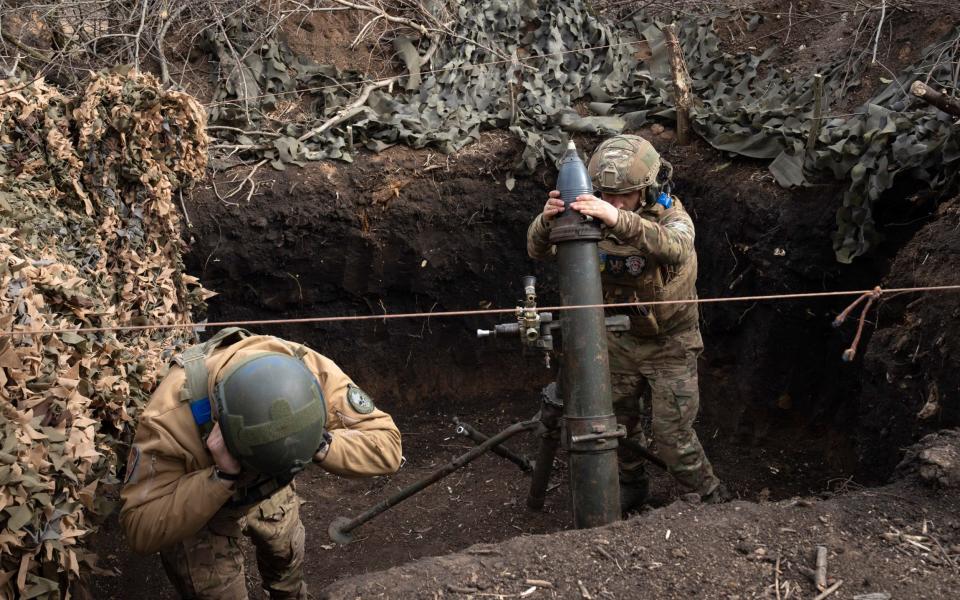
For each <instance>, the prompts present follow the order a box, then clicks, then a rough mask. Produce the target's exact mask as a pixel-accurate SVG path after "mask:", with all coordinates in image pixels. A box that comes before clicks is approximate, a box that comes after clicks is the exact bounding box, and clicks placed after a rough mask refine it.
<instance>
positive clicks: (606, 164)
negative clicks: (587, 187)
mask: <svg viewBox="0 0 960 600" xmlns="http://www.w3.org/2000/svg"><path fill="white" fill-rule="evenodd" d="M659 172H660V155H659V154H658V153H657V151H656V149H654V147H653V144H651V143H650V142H648V141H647V140H645V139H643V138H642V137H640V136H638V135H616V136H614V137H612V138H610V139H608V140H606V141H604V142H603V143H602V144H600V145H599V146H598V147H597V149H596V150H595V151H594V153H593V156H591V157H590V164H589V165H588V166H587V173H589V174H590V179H592V180H593V186H594V187H595V188H597V189H599V190H600V191H603V192H610V193H613V194H625V193H627V192H632V191H634V190H639V189H642V188H645V187H647V186H649V185H650V184H651V183H653V182H655V181H656V180H657V173H659Z"/></svg>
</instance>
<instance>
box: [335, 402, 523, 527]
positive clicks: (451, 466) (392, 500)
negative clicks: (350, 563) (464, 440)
mask: <svg viewBox="0 0 960 600" xmlns="http://www.w3.org/2000/svg"><path fill="white" fill-rule="evenodd" d="M539 426H540V421H538V420H536V419H531V420H529V421H521V422H519V423H514V424H513V425H511V426H510V427H507V428H506V429H504V430H503V431H501V432H500V433H498V434H497V435H495V436H493V437H492V438H490V439H488V440H487V441H485V442H484V443H482V444H480V445H479V446H477V447H476V448H473V449H472V450H470V451H469V452H466V453H465V454H461V455H460V456H458V457H456V458H455V459H453V460H452V461H450V462H448V463H447V464H445V465H443V466H442V467H440V468H439V469H437V470H436V471H434V472H433V473H431V474H430V475H427V476H426V477H424V478H423V479H421V480H419V481H417V482H414V483H412V484H410V485H408V486H407V487H405V488H403V489H402V490H400V491H398V492H397V493H395V494H393V495H392V496H390V497H388V498H386V499H385V500H382V501H380V502H378V503H377V504H375V505H374V506H372V507H371V508H368V509H367V510H365V511H364V512H362V513H360V514H359V515H357V516H356V517H354V518H352V519H348V518H346V517H337V518H336V519H334V520H333V521H332V522H331V523H330V527H329V528H328V529H327V533H328V534H329V535H330V539H332V540H333V541H335V542H337V543H338V544H348V543H350V541H351V540H352V539H353V535H352V531H353V530H354V529H356V528H357V527H360V526H361V525H363V524H364V523H366V522H367V521H369V520H370V519H372V518H374V517H376V516H377V515H379V514H380V513H382V512H383V511H385V510H387V509H388V508H390V507H391V506H394V505H397V504H399V503H401V502H403V501H404V500H406V499H407V498H409V497H410V496H413V495H414V494H416V493H417V492H419V491H421V490H424V489H426V488H427V487H429V486H431V485H432V484H434V483H436V482H438V481H440V480H441V479H443V478H444V477H446V476H447V475H449V474H450V473H453V472H454V471H456V470H457V469H459V468H461V467H463V466H464V465H467V464H468V463H470V462H472V461H473V460H475V459H476V458H477V457H479V456H481V455H482V454H483V453H484V452H486V451H487V450H489V449H490V448H493V447H494V446H496V445H497V444H502V443H503V442H505V441H507V440H508V439H510V438H512V437H513V436H515V435H517V434H518V433H522V432H524V431H530V430H531V429H535V428H537V427H539Z"/></svg>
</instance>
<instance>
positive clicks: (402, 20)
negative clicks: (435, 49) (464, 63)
mask: <svg viewBox="0 0 960 600" xmlns="http://www.w3.org/2000/svg"><path fill="white" fill-rule="evenodd" d="M333 1H334V2H336V3H337V4H339V5H341V6H348V7H350V8H355V9H357V10H365V11H367V12H372V13H374V14H376V15H378V16H380V17H381V18H383V19H386V20H388V21H390V22H391V23H397V24H399V25H406V26H407V27H410V28H411V29H416V30H417V31H419V32H420V34H421V35H423V36H425V37H429V36H430V32H429V30H428V29H427V28H426V27H424V26H423V25H421V24H420V23H417V22H416V21H413V20H411V19H407V18H405V17H397V16H395V15H391V14H390V13H388V12H387V11H385V10H383V9H382V8H377V7H375V6H370V5H369V4H357V3H355V2H347V0H333Z"/></svg>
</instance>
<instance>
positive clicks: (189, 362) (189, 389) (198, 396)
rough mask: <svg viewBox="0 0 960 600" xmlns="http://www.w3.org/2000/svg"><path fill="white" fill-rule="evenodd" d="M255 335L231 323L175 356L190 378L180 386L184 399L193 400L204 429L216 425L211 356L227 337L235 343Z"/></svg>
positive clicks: (192, 402) (190, 401) (194, 415)
mask: <svg viewBox="0 0 960 600" xmlns="http://www.w3.org/2000/svg"><path fill="white" fill-rule="evenodd" d="M251 335H253V334H252V333H250V332H249V331H247V330H246V329H241V328H240V327H227V328H225V329H221V330H220V331H218V332H217V333H216V334H214V336H213V337H211V338H210V339H209V340H207V341H206V342H203V343H200V344H197V345H195V346H190V347H189V348H187V349H186V350H184V351H183V352H181V353H180V354H178V355H177V356H175V357H174V358H173V360H174V362H176V363H177V364H178V365H180V366H181V367H183V371H184V374H185V375H186V378H187V380H186V382H185V383H184V384H183V388H181V389H180V401H181V402H189V403H190V410H191V412H192V413H193V420H194V421H195V422H196V423H197V425H198V426H200V427H201V429H206V428H209V427H212V426H211V425H210V423H211V411H210V400H209V398H207V382H208V379H209V376H210V374H209V372H208V371H207V362H206V358H207V356H208V355H209V354H210V353H211V352H213V351H214V350H216V349H217V348H219V347H220V346H221V345H223V344H224V343H225V342H227V341H230V343H233V342H234V341H239V340H242V339H244V338H247V337H250V336H251ZM234 338H236V339H234ZM204 433H206V431H204Z"/></svg>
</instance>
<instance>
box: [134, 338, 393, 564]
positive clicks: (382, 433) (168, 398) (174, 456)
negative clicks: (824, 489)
mask: <svg viewBox="0 0 960 600" xmlns="http://www.w3.org/2000/svg"><path fill="white" fill-rule="evenodd" d="M299 348H302V350H303V351H305V352H306V354H305V355H304V356H303V361H304V363H305V364H306V365H307V367H308V368H309V369H310V370H311V371H313V373H314V374H315V375H316V376H317V379H318V381H319V382H320V387H321V388H322V390H323V396H324V398H325V400H326V403H327V429H329V430H330V434H331V435H332V437H333V440H332V441H331V442H330V446H329V451H328V452H327V455H326V456H325V457H324V459H323V461H322V462H321V463H320V464H321V466H322V467H323V468H324V469H326V470H327V471H330V472H331V473H336V474H338V475H354V476H372V475H384V474H387V473H393V472H394V471H396V470H397V469H398V468H399V465H400V451H401V449H400V432H399V430H398V429H397V426H396V425H395V424H394V422H393V419H392V418H391V417H390V415H388V414H387V413H385V412H383V411H381V410H378V409H373V410H372V411H371V412H367V413H366V414H361V413H358V412H357V411H356V410H354V409H353V407H352V406H351V405H350V403H349V402H348V401H347V399H346V395H347V387H348V386H349V385H352V384H353V381H352V380H351V379H350V378H349V377H347V375H345V374H344V372H343V371H341V370H340V368H339V367H338V366H337V365H336V364H334V362H333V361H331V360H330V359H329V358H326V357H325V356H322V355H320V354H318V353H316V352H314V351H313V350H310V349H309V348H306V347H303V346H300V345H299V344H293V343H290V342H286V341H284V340H281V339H279V338H275V337H271V336H252V337H248V338H246V339H244V340H241V341H239V342H237V343H235V344H232V345H230V346H227V347H224V348H220V349H218V350H216V351H215V352H213V353H212V354H211V355H210V356H208V357H207V359H206V362H207V371H208V373H209V384H208V387H209V390H210V391H212V390H213V388H214V386H215V385H216V383H217V381H218V380H219V378H220V376H221V374H222V373H225V372H226V370H227V369H228V367H229V365H230V364H231V363H232V362H233V361H234V359H236V360H243V358H244V357H246V356H249V355H251V354H258V353H262V352H280V353H283V354H289V355H291V356H293V355H295V352H297V349H299ZM185 380H186V376H185V373H184V371H183V369H182V368H180V367H172V368H171V369H170V372H169V373H168V374H167V376H166V377H165V378H164V379H163V381H161V382H160V384H159V386H158V387H157V389H156V390H155V391H154V392H153V395H152V396H151V398H150V402H149V403H148V404H147V407H146V409H145V410H144V412H143V414H142V415H141V417H140V423H139V426H138V427H137V433H136V437H135V439H134V445H133V448H132V450H131V453H130V458H129V460H128V464H127V477H126V481H125V485H124V488H123V491H122V493H121V500H122V502H123V508H122V510H121V513H120V522H121V524H122V525H123V529H124V531H125V532H126V535H127V539H128V540H129V542H130V544H131V545H132V547H133V549H134V550H135V551H137V552H142V553H152V552H155V551H157V550H159V549H161V548H164V547H167V546H169V545H171V544H173V543H175V542H177V541H180V540H182V539H185V538H187V537H189V536H191V535H193V534H195V533H196V532H197V531H199V530H200V529H201V528H202V527H203V526H204V525H205V524H206V523H207V521H209V520H210V519H211V517H213V516H214V514H216V513H217V511H218V510H220V509H221V507H223V506H224V504H225V503H226V502H227V501H228V500H230V498H231V495H232V494H233V491H232V490H231V489H230V488H229V487H227V485H226V484H225V483H224V482H222V481H220V480H218V479H216V478H215V477H214V476H213V467H214V463H213V458H212V457H211V455H210V453H209V452H208V451H207V449H206V447H205V445H204V441H203V439H202V438H201V435H200V430H199V428H198V427H197V425H196V423H195V422H194V420H193V415H192V413H191V411H190V405H189V403H186V402H183V401H181V399H180V390H181V388H182V387H183V386H184V384H185Z"/></svg>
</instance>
